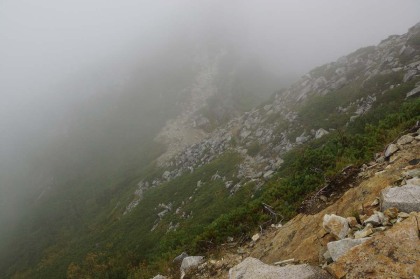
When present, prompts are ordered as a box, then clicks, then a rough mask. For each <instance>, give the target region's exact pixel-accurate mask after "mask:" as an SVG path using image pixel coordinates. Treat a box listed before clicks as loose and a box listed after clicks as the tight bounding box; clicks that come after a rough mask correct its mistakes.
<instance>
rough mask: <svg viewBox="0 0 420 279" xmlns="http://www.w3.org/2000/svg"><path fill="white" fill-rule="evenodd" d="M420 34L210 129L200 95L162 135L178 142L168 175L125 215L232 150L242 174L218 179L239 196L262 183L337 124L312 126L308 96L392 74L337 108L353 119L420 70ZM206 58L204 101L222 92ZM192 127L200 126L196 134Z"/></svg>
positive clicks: (308, 78) (306, 79) (366, 51)
mask: <svg viewBox="0 0 420 279" xmlns="http://www.w3.org/2000/svg"><path fill="white" fill-rule="evenodd" d="M418 37H420V23H419V24H417V25H415V26H414V27H412V28H410V30H409V31H408V33H406V34H404V35H401V36H397V35H394V36H390V37H389V38H388V39H386V40H384V41H382V42H381V43H380V44H379V45H378V46H375V47H367V48H362V49H359V50H357V51H356V52H354V53H352V54H350V55H347V56H344V57H341V58H339V59H338V60H337V61H335V62H332V63H329V64H326V65H324V66H321V67H318V68H316V69H314V70H312V71H311V72H309V73H308V74H306V75H305V76H303V77H302V78H301V79H300V80H299V81H298V82H296V83H295V84H294V85H292V86H291V87H290V88H288V89H286V90H282V91H280V92H277V93H275V94H274V95H273V97H272V99H271V101H270V102H268V103H267V104H265V105H262V106H260V107H258V108H255V109H253V110H251V111H249V112H246V113H244V114H243V115H241V116H240V117H236V118H233V119H232V120H230V121H229V122H228V123H227V124H226V125H224V126H221V127H219V128H217V129H216V130H214V131H213V132H211V133H210V134H207V135H205V134H204V132H203V131H202V130H199V129H197V126H196V122H195V120H196V119H200V116H197V115H196V112H197V108H198V107H199V105H198V104H196V103H197V102H195V101H194V104H195V105H194V106H192V107H193V109H190V110H187V111H186V112H185V113H184V114H182V115H181V116H180V117H179V118H177V119H176V120H175V122H171V123H172V124H174V123H177V124H176V125H175V124H174V125H172V124H171V123H169V124H168V125H169V126H171V127H172V128H170V127H169V126H168V127H166V128H165V129H164V130H163V131H162V134H161V139H162V138H166V141H168V142H171V144H176V145H177V147H176V148H172V147H170V148H169V149H168V150H169V153H165V154H164V155H163V156H162V157H160V159H159V160H158V165H159V166H160V167H161V168H162V169H164V170H165V171H164V172H163V175H162V176H161V177H155V178H154V179H152V180H150V181H141V182H140V183H139V186H138V189H137V191H136V193H135V194H134V198H133V200H132V201H131V202H130V203H129V204H128V205H127V207H126V210H125V214H126V213H128V212H130V211H131V210H132V209H133V208H135V207H136V206H137V204H138V203H139V202H140V200H141V195H138V193H139V192H142V191H144V190H147V189H148V188H149V187H155V186H158V185H160V184H161V183H164V182H167V181H170V180H172V179H174V178H176V177H179V176H181V175H182V174H184V173H188V172H194V169H196V168H198V167H201V166H203V165H205V164H207V163H209V162H211V161H213V160H214V159H215V158H217V157H218V156H220V155H221V154H224V153H226V152H235V153H238V154H241V156H242V157H243V161H242V163H241V164H240V165H239V167H238V171H237V175H236V177H234V178H226V177H218V173H217V172H216V173H215V174H214V177H215V178H220V179H222V180H223V181H224V183H225V186H226V188H228V189H229V190H230V191H231V193H232V194H234V193H235V192H236V191H237V190H238V189H240V188H241V187H242V186H243V185H245V184H247V183H249V182H254V183H255V185H256V189H258V188H259V187H261V186H262V185H263V184H264V183H265V181H266V180H268V179H269V178H270V177H271V176H272V175H274V174H275V172H276V170H277V169H278V168H279V167H280V166H281V164H282V163H283V160H282V156H283V155H284V154H285V153H286V152H287V151H289V150H291V149H292V148H294V147H296V146H298V145H300V144H303V143H305V142H307V141H310V140H313V139H319V138H321V137H323V136H325V135H327V134H328V133H329V131H332V130H334V129H335V127H319V126H318V127H317V124H315V126H314V125H312V126H311V125H309V126H308V125H307V124H306V123H304V121H303V120H302V119H301V117H300V111H299V110H300V108H301V107H302V106H304V105H305V104H306V103H305V102H306V101H308V100H310V99H311V97H313V96H324V95H327V94H329V93H330V92H334V91H337V90H340V89H341V88H343V87H345V86H351V85H352V84H355V83H357V84H359V86H362V87H363V85H364V84H368V83H369V82H370V81H372V80H375V79H379V81H378V82H380V81H381V78H383V77H388V80H387V84H386V85H387V88H386V89H385V90H383V91H378V92H375V91H373V92H369V94H368V95H366V96H359V97H357V98H354V99H349V101H348V103H347V104H346V105H340V106H337V107H335V113H336V114H337V115H340V117H343V119H344V120H345V121H346V122H347V123H350V122H351V121H353V120H354V119H355V118H357V117H359V116H360V115H363V114H365V113H366V112H368V111H369V109H370V108H371V107H372V105H373V104H374V103H375V102H376V100H377V97H378V96H383V95H386V94H387V93H388V92H389V91H391V90H392V89H394V88H396V87H399V86H401V84H403V83H407V82H410V81H411V80H413V79H415V78H417V77H419V76H420V46H418V45H416V44H415V43H413V41H415V40H414V39H415V38H418ZM413 38H414V39H413ZM205 64H206V65H207V66H208V67H204V66H203V69H204V70H203V71H202V72H201V74H199V75H198V77H197V86H196V87H197V88H196V89H197V90H192V91H193V92H196V93H197V92H201V93H197V94H195V95H197V96H199V97H197V98H196V99H197V100H200V102H202V101H203V100H205V98H207V97H208V96H210V95H211V94H212V92H213V91H214V90H213V89H211V88H210V89H208V88H207V87H206V84H207V85H209V84H211V76H212V73H213V72H214V65H213V66H211V65H210V64H209V63H205ZM209 65H210V66H209ZM398 77H399V78H398ZM209 86H210V85H209ZM419 88H420V82H418V83H417V84H415V87H414V89H412V90H411V91H410V92H408V93H407V98H408V97H410V98H412V97H413V96H416V95H417V94H418V92H417V91H419V92H420V89H419ZM203 92H207V93H208V94H207V93H206V94H204V93H203ZM416 92H417V93H416ZM193 95H194V94H193ZM197 100H196V101H197ZM194 123H195V124H194ZM177 127H178V128H177ZM180 127H182V128H180ZM174 129H175V130H176V131H177V133H170V131H175V130H174ZM185 129H187V130H188V131H194V132H193V133H189V132H186V130H185ZM184 132H185V133H184ZM169 134H172V135H181V136H176V139H175V138H174V137H172V136H170V135H169ZM193 134H194V135H193ZM165 135H166V136H165ZM188 135H192V138H194V139H193V140H192V141H188V140H186V139H185V138H184V136H188ZM190 138H191V137H190ZM178 143H179V144H178ZM188 143H192V144H191V145H188ZM393 149H395V148H393V146H392V145H391V146H390V150H387V151H386V152H385V153H386V154H385V155H388V154H387V153H392V152H393V151H394V150H393ZM168 154H169V155H168Z"/></svg>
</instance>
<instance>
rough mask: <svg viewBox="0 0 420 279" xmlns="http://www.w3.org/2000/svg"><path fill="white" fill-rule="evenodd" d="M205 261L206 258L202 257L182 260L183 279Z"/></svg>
mask: <svg viewBox="0 0 420 279" xmlns="http://www.w3.org/2000/svg"><path fill="white" fill-rule="evenodd" d="M203 260H204V257H202V256H191V257H185V258H184V259H183V260H182V264H181V268H180V270H181V279H182V278H184V276H185V274H186V273H187V272H188V271H190V270H191V269H193V268H196V267H198V266H199V265H200V264H201V263H202V262H203Z"/></svg>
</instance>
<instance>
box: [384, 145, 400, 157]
mask: <svg viewBox="0 0 420 279" xmlns="http://www.w3.org/2000/svg"><path fill="white" fill-rule="evenodd" d="M398 149H399V148H398V146H397V145H396V144H393V143H391V144H390V145H388V147H387V148H386V150H385V158H388V157H390V156H391V155H392V154H394V153H395V152H397V151H398Z"/></svg>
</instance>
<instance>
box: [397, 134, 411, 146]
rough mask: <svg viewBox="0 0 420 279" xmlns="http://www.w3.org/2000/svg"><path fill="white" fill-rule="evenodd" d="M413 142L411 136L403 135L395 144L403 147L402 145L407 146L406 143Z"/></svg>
mask: <svg viewBox="0 0 420 279" xmlns="http://www.w3.org/2000/svg"><path fill="white" fill-rule="evenodd" d="M413 140H414V137H413V136H410V135H404V136H402V137H400V138H399V139H398V140H397V144H399V145H404V144H408V143H410V142H412V141H413Z"/></svg>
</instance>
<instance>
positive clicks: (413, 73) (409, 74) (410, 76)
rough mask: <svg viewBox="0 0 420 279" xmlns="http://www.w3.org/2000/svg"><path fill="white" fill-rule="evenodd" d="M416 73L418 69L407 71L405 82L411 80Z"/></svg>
mask: <svg viewBox="0 0 420 279" xmlns="http://www.w3.org/2000/svg"><path fill="white" fill-rule="evenodd" d="M416 74H417V70H408V71H407V73H405V75H404V78H403V82H407V81H409V80H410V79H411V78H412V77H414V76H415V75H416Z"/></svg>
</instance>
